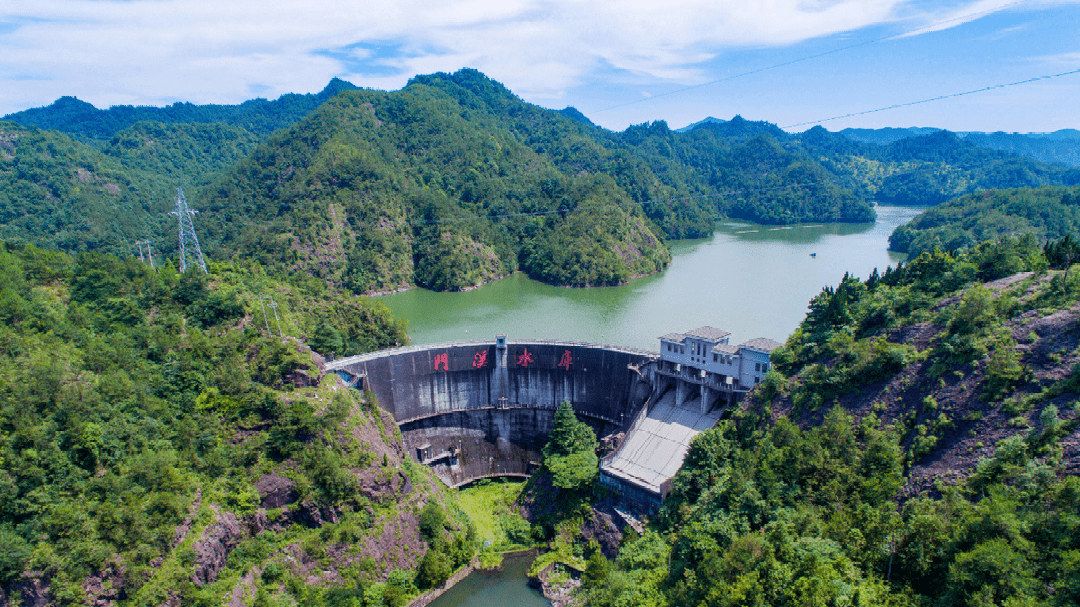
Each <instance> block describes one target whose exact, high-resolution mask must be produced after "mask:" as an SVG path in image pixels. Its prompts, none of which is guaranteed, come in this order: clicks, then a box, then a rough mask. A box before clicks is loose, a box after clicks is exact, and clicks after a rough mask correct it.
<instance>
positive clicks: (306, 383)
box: [281, 369, 319, 388]
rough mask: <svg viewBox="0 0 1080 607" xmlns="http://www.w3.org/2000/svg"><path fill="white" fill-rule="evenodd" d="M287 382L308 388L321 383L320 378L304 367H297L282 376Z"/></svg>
mask: <svg viewBox="0 0 1080 607" xmlns="http://www.w3.org/2000/svg"><path fill="white" fill-rule="evenodd" d="M281 379H282V380H283V381H284V382H285V383H286V384H292V385H294V386H296V387H297V388H308V387H315V386H318V385H319V378H318V377H312V376H311V375H309V374H308V372H307V371H305V370H303V369H296V370H295V371H290V372H288V373H286V374H285V375H284V376H283V377H282V378H281Z"/></svg>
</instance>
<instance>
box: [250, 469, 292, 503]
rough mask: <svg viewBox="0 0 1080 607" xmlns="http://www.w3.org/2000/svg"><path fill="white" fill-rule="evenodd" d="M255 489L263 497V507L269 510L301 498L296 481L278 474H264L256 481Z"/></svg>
mask: <svg viewBox="0 0 1080 607" xmlns="http://www.w3.org/2000/svg"><path fill="white" fill-rule="evenodd" d="M255 490H256V491H258V492H259V496H260V497H261V498H262V507H263V508H266V509H267V510H270V509H273V508H281V507H283V506H287V505H289V504H292V503H294V502H296V500H298V499H300V494H299V493H297V491H296V483H295V482H293V481H292V479H289V478H286V477H284V476H280V475H278V474H264V475H263V476H262V478H260V479H259V480H258V481H257V482H256V483H255Z"/></svg>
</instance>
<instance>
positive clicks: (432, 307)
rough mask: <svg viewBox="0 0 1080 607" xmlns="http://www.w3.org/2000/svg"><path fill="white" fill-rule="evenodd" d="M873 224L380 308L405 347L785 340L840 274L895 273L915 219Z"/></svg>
mask: <svg viewBox="0 0 1080 607" xmlns="http://www.w3.org/2000/svg"><path fill="white" fill-rule="evenodd" d="M876 210H877V214H878V218H877V221H876V222H875V223H872V224H811V225H800V226H760V225H753V224H747V223H741V222H735V221H729V222H725V223H722V224H720V225H719V226H718V227H717V230H716V232H715V233H714V234H713V236H712V237H711V238H704V239H699V240H684V241H676V242H672V243H670V247H671V253H672V260H671V265H669V266H668V268H667V269H666V270H665V271H664V272H661V273H660V274H657V275H654V276H648V277H645V278H639V279H635V280H632V281H630V283H629V284H627V285H624V286H620V287H595V288H587V289H572V288H564V287H553V286H551V285H547V284H544V283H540V282H537V281H535V280H530V279H529V278H527V277H525V275H523V274H521V273H518V274H514V275H512V276H510V277H508V278H504V279H502V280H497V281H495V282H492V283H489V284H487V285H484V286H483V287H480V288H478V289H476V290H473V291H467V292H463V293H436V292H433V291H428V290H426V289H419V288H417V289H412V290H410V291H405V292H403V293H395V294H393V295H387V296H383V297H380V298H379V299H380V300H381V301H382V302H383V303H385V304H386V305H387V306H389V308H390V309H391V311H392V312H393V313H394V315H395V316H397V317H398V318H404V319H406V320H408V322H409V326H408V332H409V336H410V338H412V341H413V343H416V344H430V343H439V342H448V341H457V340H471V339H490V338H491V337H492V336H493V335H495V334H497V333H506V334H508V335H509V336H510V337H511V339H562V340H568V339H569V340H575V341H586V342H593V343H607V344H613V345H618V346H628V347H634V348H641V349H646V350H656V349H657V348H658V347H659V346H658V341H657V338H658V337H659V336H660V335H664V334H667V333H671V332H673V331H686V330H689V329H693V328H695V327H700V326H704V325H711V326H714V327H719V328H721V329H724V330H726V331H730V332H731V333H732V335H731V343H741V342H744V341H746V340H749V339H753V338H755V337H768V338H770V339H775V340H777V341H781V342H782V341H785V340H786V339H787V336H788V335H789V334H790V333H791V332H792V331H794V330H795V328H796V327H797V326H798V324H799V322H800V321H802V319H803V317H804V316H805V315H806V310H807V304H808V303H809V301H810V299H811V298H812V297H814V296H815V295H817V294H818V293H820V292H821V289H822V288H823V287H825V286H835V285H836V284H838V283H839V282H840V280H841V278H843V276H844V273H845V272H849V273H851V274H852V275H854V276H858V277H860V278H864V279H865V278H866V277H867V276H869V275H870V273H871V272H872V271H873V270H874V268H878V270H879V271H884V269H885V267H886V266H889V265H894V266H895V265H896V263H897V262H898V261H900V260H902V259H903V258H904V256H903V255H902V254H897V253H891V252H889V251H888V250H887V249H888V240H889V235H890V234H891V233H892V231H893V230H894V229H896V227H897V226H899V225H901V224H904V223H907V222H908V221H910V220H911V219H912V218H913V217H915V216H916V215H918V214H919V213H920V212H922V211H923V209H922V208H919V207H900V206H878V207H877V209H876Z"/></svg>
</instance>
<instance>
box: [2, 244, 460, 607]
mask: <svg viewBox="0 0 1080 607" xmlns="http://www.w3.org/2000/svg"><path fill="white" fill-rule="evenodd" d="M259 297H265V298H267V299H266V305H267V306H268V305H269V302H270V299H269V298H271V297H272V298H273V301H274V302H276V304H277V309H276V311H277V314H276V315H271V316H269V317H267V316H265V315H264V314H263V313H262V311H261V310H262V308H261V304H260V301H259ZM279 319H280V320H279ZM267 329H268V330H267ZM403 329H404V328H403V326H402V325H401V323H398V322H395V321H392V320H391V319H390V318H389V314H388V312H387V311H386V309H385V308H384V307H382V306H381V305H379V304H376V303H374V302H370V301H368V300H366V299H363V298H355V297H349V298H342V297H338V296H335V295H333V294H332V293H328V292H327V290H326V288H325V285H324V284H323V283H321V282H319V281H316V280H310V281H308V282H306V283H302V284H290V283H282V282H279V281H276V280H274V279H271V278H269V277H268V276H267V275H266V274H265V273H264V272H263V271H262V269H261V268H260V267H259V266H258V265H257V264H247V265H245V266H242V267H241V266H230V265H225V264H211V271H210V273H209V274H208V275H204V274H201V273H197V272H188V273H185V274H178V273H177V272H176V271H175V270H173V269H172V267H171V266H169V265H167V266H166V267H165V268H163V269H161V270H160V271H151V270H150V268H149V266H148V265H145V264H142V263H139V262H138V261H135V260H132V259H130V258H127V259H119V258H117V257H115V256H111V255H108V254H101V253H93V252H84V253H80V254H78V255H77V256H74V257H71V256H68V255H66V254H64V253H58V252H54V251H48V250H42V249H37V248H34V247H32V246H26V247H19V246H12V245H4V244H0V368H2V369H0V377H2V378H3V379H2V380H0V604H5V605H7V604H10V603H9V601H10V602H11V603H14V604H24V603H27V604H40V603H49V604H57V605H82V604H87V603H89V604H115V602H119V603H121V604H127V605H162V604H177V605H179V604H183V605H220V604H221V602H222V599H221V597H222V596H225V595H227V594H229V593H230V592H232V593H236V596H240V597H247V599H246V600H248V601H249V604H256V605H284V604H335V605H340V604H363V605H367V606H383V605H388V606H390V605H392V606H395V607H400V605H402V604H404V601H405V598H406V597H407V596H409V595H412V594H415V593H416V592H417V588H418V587H420V588H423V587H427V586H430V585H432V584H435V583H439V582H441V581H442V579H445V575H448V574H449V570H450V568H452V567H455V566H458V565H460V564H462V563H464V562H467V561H468V560H469V559H470V558H471V557H472V554H473V552H474V550H475V545H474V544H475V542H473V541H472V540H471V539H470V538H471V537H472V535H471V533H472V532H471V531H470V527H469V523H468V520H467V518H465V517H464V515H463V514H462V513H461V512H460V510H459V509H458V507H457V506H456V505H455V504H456V502H455V501H454V498H453V496H452V495H450V494H447V493H445V490H444V489H441V488H440V487H441V485H440V484H439V483H438V482H437V481H435V480H434V478H433V477H431V476H430V475H429V474H428V472H427V471H426V469H424V468H422V467H417V466H412V465H410V464H409V463H408V462H407V461H405V460H404V459H403V458H404V447H403V445H402V444H401V438H400V434H398V433H397V432H396V426H395V425H394V424H393V420H392V419H391V418H389V416H387V415H386V414H385V413H382V412H381V411H380V410H379V409H378V408H377V407H376V406H375V403H374V402H373V400H372V397H370V396H365V395H364V394H363V393H361V392H358V391H356V390H347V389H344V386H342V385H341V384H340V382H339V381H338V380H337V376H336V375H332V374H331V375H330V376H328V377H327V378H326V379H325V380H323V381H322V382H321V383H319V381H318V380H319V377H320V373H319V369H318V368H317V365H318V364H319V360H320V359H319V358H318V357H317V356H315V355H313V354H312V353H311V351H310V350H308V349H307V347H305V346H303V345H302V342H301V341H299V340H298V338H306V339H307V340H308V341H309V343H312V344H318V343H321V344H325V345H332V344H333V343H334V342H337V343H338V345H339V346H340V345H341V344H342V343H344V344H345V345H344V346H343V347H345V348H347V349H348V350H349V351H356V352H362V351H368V350H373V349H379V348H385V347H388V346H393V345H396V344H401V343H404V341H405V340H406V337H405V333H404V330H403ZM280 335H284V336H285V337H284V339H282V338H281V337H280ZM387 534H389V536H387ZM387 537H389V541H390V543H389V544H387V543H386V542H387V539H386V538H387ZM346 548H348V549H349V550H346ZM315 567H317V570H316V569H314V568H315ZM24 572H26V573H24ZM440 575H441V576H443V577H442V579H439V576H440ZM312 576H315V577H316V578H319V582H318V583H313V582H312V580H313V579H314V578H313V577H312ZM95 601H101V602H100V603H95ZM342 601H346V602H347V601H356V602H355V603H346V602H342Z"/></svg>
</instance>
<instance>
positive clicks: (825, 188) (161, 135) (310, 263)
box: [0, 70, 1080, 293]
mask: <svg viewBox="0 0 1080 607" xmlns="http://www.w3.org/2000/svg"><path fill="white" fill-rule="evenodd" d="M354 89H355V87H351V86H348V85H346V83H342V82H340V81H334V82H331V84H330V85H329V86H328V87H327V88H326V89H325V90H324V91H323V92H322V93H319V94H318V95H306V96H305V95H295V96H284V97H282V98H280V99H278V100H277V101H273V102H270V101H265V100H256V101H252V102H247V103H245V104H241V105H239V106H193V105H174V106H170V107H169V108H113V109H110V110H101V111H99V110H92V111H91V110H90V109H88V108H86V107H84V106H80V105H77V104H73V102H70V101H65V102H64V103H60V104H58V105H54V106H50V108H45V109H42V110H34V111H28V112H29V113H20V114H19V115H18V116H16V117H18V118H20V119H21V120H24V121H29V120H30V118H34V117H36V118H34V120H38V122H39V123H40V124H44V125H50V126H55V127H58V128H63V129H67V130H68V131H69V132H72V133H74V134H75V135H76V136H77V137H82V138H93V137H104V136H105V135H106V134H111V135H110V136H109V138H108V139H102V140H100V141H98V142H97V143H96V144H94V145H87V144H84V143H80V142H78V141H73V140H71V139H70V138H68V137H66V136H64V135H61V134H59V133H57V132H54V131H43V130H37V129H35V128H33V127H20V126H17V125H14V124H12V123H4V126H2V127H0V235H2V236H3V237H4V238H6V239H8V240H10V241H12V242H26V243H34V244H37V245H39V246H48V247H56V248H61V249H65V250H84V249H85V250H108V251H113V252H116V253H127V252H129V251H131V250H132V248H131V247H132V243H133V242H134V241H136V240H145V239H149V240H151V241H152V242H153V243H154V245H155V247H156V248H157V249H158V250H159V251H161V252H162V253H163V254H165V255H174V254H175V250H176V245H175V238H174V237H173V236H172V232H173V229H172V227H171V225H172V224H171V222H170V221H169V219H170V218H169V217H168V215H167V214H166V213H167V212H168V210H169V209H171V207H172V204H173V199H174V195H175V188H176V186H177V185H183V186H186V187H188V190H187V194H188V200H189V201H190V202H191V204H192V207H193V208H195V209H198V210H200V211H201V212H202V214H201V215H199V216H198V219H197V222H196V228H197V230H198V231H199V234H200V237H201V238H202V239H203V243H204V248H205V249H206V251H207V252H208V253H210V255H211V256H212V257H214V258H216V259H236V260H242V259H258V260H259V261H260V262H261V263H263V264H264V265H265V266H266V267H268V268H270V269H272V270H273V271H278V272H283V273H289V272H299V273H303V274H308V275H314V276H318V277H320V278H322V279H324V280H327V281H329V282H330V283H331V284H333V285H335V286H337V287H340V288H344V289H347V290H350V291H352V292H356V293H368V292H379V291H385V290H393V289H399V288H406V287H409V286H412V285H414V284H418V285H422V286H427V287H430V288H433V289H439V290H453V289H465V288H471V287H473V286H475V285H477V284H481V283H483V282H485V281H488V280H491V279H493V278H496V277H498V276H502V275H505V274H507V273H509V272H512V271H515V270H523V271H525V272H527V273H528V274H529V275H530V276H533V277H535V278H537V279H540V280H543V281H546V282H550V283H553V284H561V285H577V286H583V285H607V284H618V283H622V282H625V281H626V280H627V279H629V278H630V277H632V276H637V275H642V274H649V273H653V272H656V271H659V270H661V269H662V268H664V267H665V265H666V263H667V261H668V252H667V248H666V246H665V245H664V240H665V239H679V238H691V237H701V236H705V235H707V234H710V233H711V231H712V226H713V224H714V222H715V221H716V220H718V219H720V218H723V217H732V218H739V219H745V220H749V221H754V222H760V223H770V224H791V223H800V222H823V221H830V222H831V221H847V222H865V221H870V220H872V219H873V217H874V212H873V209H872V206H871V201H872V200H874V199H877V200H881V201H887V202H893V203H899V204H929V203H936V202H940V201H943V200H946V199H949V198H952V197H955V196H959V195H962V194H966V193H970V192H975V191H979V190H982V189H986V188H998V187H1017V186H1043V185H1061V184H1066V185H1067V184H1073V183H1078V182H1080V170H1077V169H1072V170H1069V169H1066V168H1064V167H1062V166H1060V165H1048V164H1043V163H1039V162H1036V161H1033V160H1030V159H1026V158H1021V157H1017V156H1015V155H1010V154H1007V153H1004V152H996V151H989V150H985V149H981V148H978V147H976V146H973V145H971V144H970V143H967V142H965V141H963V140H960V139H958V138H957V137H956V136H954V135H952V134H951V133H947V132H937V133H933V134H931V135H928V136H925V137H915V138H907V139H902V140H899V141H896V142H894V143H892V144H890V145H888V146H878V145H873V144H869V143H861V142H857V141H852V140H851V139H849V138H847V137H844V136H842V135H839V134H835V133H829V132H828V131H826V130H825V129H823V128H820V127H819V128H814V129H811V130H809V131H807V132H805V133H802V134H799V135H790V134H788V133H785V132H784V131H782V130H781V129H779V128H777V127H776V125H773V124H769V123H767V122H752V121H747V120H744V119H742V118H741V117H739V116H735V117H734V118H733V119H731V120H727V121H722V120H715V119H714V120H711V121H703V122H702V123H701V124H699V125H697V126H696V127H695V128H693V129H691V130H689V131H687V132H684V133H677V132H673V131H671V130H670V129H669V128H668V127H667V125H666V124H664V123H663V122H653V123H648V124H642V125H637V126H632V127H630V128H628V129H626V130H625V131H623V132H618V133H615V132H611V131H608V130H605V129H602V128H600V127H597V126H595V125H593V124H592V123H590V122H589V121H588V120H587V119H585V118H584V116H582V115H580V113H579V112H577V111H576V110H573V108H567V109H565V110H562V111H552V110H546V109H543V108H540V107H538V106H535V105H531V104H528V103H525V102H523V101H521V100H520V99H519V98H517V97H516V96H514V95H513V94H512V93H511V92H510V91H508V90H507V89H506V88H505V87H503V86H502V85H501V84H499V83H497V82H495V81H492V80H490V79H488V78H487V77H485V76H484V75H483V74H481V73H479V72H477V71H475V70H461V71H459V72H456V73H454V74H444V73H439V74H432V75H428V76H418V77H416V78H414V79H413V80H411V81H410V82H409V84H408V85H407V86H406V87H405V88H404V89H402V90H400V91H394V92H383V91H371V90H354ZM335 93H336V94H335ZM46 110H47V111H46ZM28 117H29V118H28ZM145 117H153V118H157V121H153V122H150V121H144V122H131V121H132V120H135V119H140V118H145ZM206 121H217V122H206ZM282 126H284V128H278V127H282ZM120 127H125V128H123V130H116V129H119V128H120ZM274 129H278V130H274ZM272 130H273V134H269V135H268V133H269V132H270V131H272Z"/></svg>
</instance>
